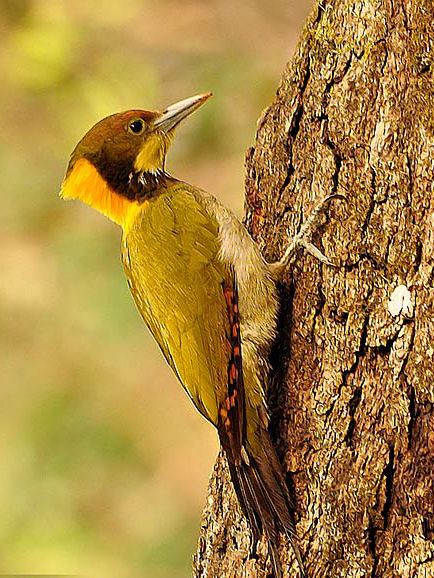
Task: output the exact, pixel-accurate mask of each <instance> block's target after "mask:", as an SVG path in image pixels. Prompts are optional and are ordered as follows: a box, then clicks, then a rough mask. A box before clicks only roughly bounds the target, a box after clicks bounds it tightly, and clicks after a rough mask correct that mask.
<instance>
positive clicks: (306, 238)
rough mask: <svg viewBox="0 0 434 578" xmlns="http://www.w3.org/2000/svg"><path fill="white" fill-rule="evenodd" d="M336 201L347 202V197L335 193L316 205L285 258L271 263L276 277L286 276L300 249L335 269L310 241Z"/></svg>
mask: <svg viewBox="0 0 434 578" xmlns="http://www.w3.org/2000/svg"><path fill="white" fill-rule="evenodd" d="M334 199H343V200H346V197H344V195H340V194H338V193H333V194H332V195H328V196H327V197H325V198H324V199H323V200H322V201H321V202H320V203H319V204H318V205H316V207H314V208H313V210H312V212H311V213H310V215H309V217H308V218H307V219H306V221H305V222H304V223H303V224H302V226H301V227H300V230H299V232H298V233H297V234H296V235H295V236H294V237H293V238H292V240H291V242H290V243H289V245H288V247H287V248H286V251H285V253H284V255H283V257H282V258H281V259H280V260H279V261H276V262H275V263H270V268H271V270H272V272H273V274H274V275H276V276H277V277H280V276H282V275H283V274H284V272H285V270H286V269H288V267H290V266H291V265H292V264H293V262H294V261H295V257H296V255H297V252H298V250H299V249H300V248H303V249H305V250H306V251H307V252H308V253H310V254H311V255H312V256H313V257H315V258H316V259H318V261H321V263H324V264H325V265H330V266H332V267H335V264H334V263H333V262H332V261H330V259H329V258H328V257H327V256H326V255H324V253H322V252H321V251H320V250H319V249H318V247H315V245H314V244H313V243H311V241H310V239H311V237H312V235H313V234H314V233H315V230H316V229H317V227H318V225H319V221H320V217H321V215H322V214H323V213H324V211H325V210H326V209H327V207H328V206H329V203H330V201H332V200H334Z"/></svg>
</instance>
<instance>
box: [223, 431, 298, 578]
mask: <svg viewBox="0 0 434 578" xmlns="http://www.w3.org/2000/svg"><path fill="white" fill-rule="evenodd" d="M261 437H262V438H263V439H262V440H261V444H260V447H261V453H260V455H254V454H253V452H252V451H249V448H247V454H248V463H247V462H246V461H243V462H241V463H240V464H233V463H230V462H229V469H230V473H231V478H232V481H233V484H234V487H235V491H236V494H237V496H238V500H239V502H240V505H241V508H242V510H243V512H244V514H245V515H246V517H247V520H248V522H249V525H250V527H251V529H252V532H253V536H254V539H255V540H258V539H259V536H260V535H261V534H262V533H264V534H265V535H266V536H267V539H268V543H269V554H270V558H271V562H272V566H273V571H274V574H275V576H276V578H282V576H283V572H282V566H281V563H280V559H279V554H278V542H279V533H283V534H284V535H285V536H286V537H287V538H288V540H289V541H290V543H291V546H292V549H293V551H294V554H295V557H296V560H297V562H298V565H299V567H300V572H301V576H302V577H305V576H306V574H305V571H304V566H303V561H302V558H301V554H300V550H299V548H298V544H297V538H296V534H295V525H294V516H293V512H294V506H293V503H292V500H291V499H290V496H289V494H288V490H287V487H286V483H285V479H284V476H283V473H282V469H281V465H280V462H279V460H278V457H277V454H276V452H275V449H274V446H273V445H272V443H271V440H270V438H269V436H268V433H267V432H266V431H265V430H264V431H263V434H262V435H261ZM255 454H257V452H255Z"/></svg>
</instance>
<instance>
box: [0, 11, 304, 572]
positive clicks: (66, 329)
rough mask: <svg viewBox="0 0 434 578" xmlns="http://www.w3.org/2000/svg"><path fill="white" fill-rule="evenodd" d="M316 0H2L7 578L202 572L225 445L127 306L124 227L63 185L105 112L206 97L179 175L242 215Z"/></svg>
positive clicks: (0, 545) (0, 346)
mask: <svg viewBox="0 0 434 578" xmlns="http://www.w3.org/2000/svg"><path fill="white" fill-rule="evenodd" d="M310 5H311V2H310V1H309V0H301V1H297V0H267V2H265V1H263V0H247V1H244V2H242V1H241V0H218V1H217V2H214V3H209V2H205V1H202V2H199V1H194V0H191V1H184V2H175V1H174V0H159V1H158V2H152V1H148V2H144V1H139V0H128V1H124V2H121V1H117V0H109V1H106V2H103V1H95V2H89V1H88V0H74V1H73V2H70V1H67V0H63V1H62V0H1V2H0V66H1V79H2V81H1V88H0V104H1V141H0V174H1V178H2V184H1V211H0V241H1V243H0V327H1V331H0V396H1V397H0V471H1V475H0V520H1V522H0V573H51V574H54V573H71V574H72V573H77V574H82V575H86V576H89V577H91V576H92V577H93V576H110V577H112V576H113V577H114V576H120V577H123V578H130V577H131V578H133V577H138V576H140V577H152V578H178V577H186V576H189V575H190V566H191V555H192V553H193V551H194V548H195V542H196V538H197V534H198V529H199V522H200V515H201V509H202V504H203V501H204V499H205V495H206V486H207V479H208V476H209V473H210V470H211V467H212V464H213V460H214V458H215V455H216V452H217V440H216V435H215V432H214V431H213V430H212V428H211V427H210V426H208V424H206V423H205V422H204V421H203V420H202V418H201V417H200V416H199V415H198V414H197V413H196V412H195V411H194V409H193V408H192V406H191V404H190V402H189V401H188V400H187V398H186V397H185V396H184V394H183V392H182V390H181V388H180V387H179V385H178V384H177V383H176V382H175V380H174V377H173V376H172V374H171V372H170V371H169V369H168V368H167V367H166V365H165V363H164V361H163V359H162V357H161V355H160V353H159V351H158V350H157V347H156V345H155V344H154V343H153V341H152V339H151V338H150V336H149V335H148V333H147V331H146V329H145V327H144V326H143V324H142V321H141V320H140V318H139V316H138V314H137V313H136V311H135V309H134V305H133V303H132V299H131V297H130V295H129V293H128V290H127V287H126V283H125V280H124V277H123V272H122V269H121V265H120V261H119V237H120V232H119V230H118V229H117V228H116V227H115V226H114V225H113V224H111V223H110V222H108V221H106V220H105V219H104V218H103V217H101V216H100V215H98V214H97V213H96V212H94V211H92V210H90V209H88V208H87V207H84V206H81V205H79V204H78V203H69V204H67V203H63V202H61V201H60V200H59V199H58V198H57V191H58V188H59V184H60V182H61V179H62V175H63V171H64V168H65V166H66V163H67V160H68V155H69V153H70V152H71V150H72V149H73V147H74V146H75V144H76V142H77V141H78V140H79V139H80V138H81V136H82V135H83V133H84V132H85V131H86V130H87V129H88V128H89V127H90V126H91V125H92V124H93V123H94V122H96V121H97V120H99V119H100V118H101V117H103V116H105V115H107V114H110V113H112V112H115V111H118V110H123V109H128V108H133V107H144V108H163V107H164V106H166V105H168V104H171V103H172V102H174V101H176V100H179V99H182V98H185V97H188V96H190V95H193V94H195V93H198V92H203V91H207V90H212V91H213V92H214V94H215V96H214V98H213V99H212V100H211V101H210V102H209V103H208V104H207V105H206V106H205V107H204V108H203V109H201V110H200V111H199V112H198V113H196V114H195V115H194V116H193V117H192V118H191V119H190V121H189V122H188V123H186V124H185V125H183V126H182V128H180V129H179V131H178V138H177V140H176V141H175V145H174V147H173V149H172V151H171V153H170V155H169V159H168V169H169V170H170V171H171V172H172V173H173V174H175V175H176V176H178V177H180V178H184V179H185V180H188V181H190V182H192V183H194V184H197V185H199V186H201V187H203V188H205V189H207V190H209V191H210V192H212V193H214V194H215V195H216V196H217V197H219V198H220V199H221V200H223V201H224V202H225V203H226V204H227V205H229V206H230V207H231V208H232V209H233V210H234V211H236V212H237V213H238V214H241V212H242V201H243V160H244V153H245V150H246V148H247V146H249V145H251V144H252V143H253V142H254V133H255V125H256V119H257V118H258V116H259V115H260V113H261V111H262V109H263V108H264V107H266V106H267V105H268V104H269V103H270V102H271V100H272V98H273V93H274V91H275V89H276V88H277V84H278V82H279V77H280V73H281V70H282V69H283V67H284V65H285V63H286V61H287V60H288V58H289V57H290V55H291V53H292V52H293V49H294V46H295V43H296V41H297V38H298V36H299V34H300V31H301V28H302V25H303V21H304V19H305V17H306V15H307V13H308V10H309V8H310Z"/></svg>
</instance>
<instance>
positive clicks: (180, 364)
mask: <svg viewBox="0 0 434 578" xmlns="http://www.w3.org/2000/svg"><path fill="white" fill-rule="evenodd" d="M211 95H212V93H204V94H199V95H196V96H193V97H190V98H187V99H184V100H181V101H179V102H177V103H175V104H173V105H171V106H169V107H167V108H166V109H164V110H163V111H162V112H161V111H148V110H142V109H133V110H128V111H125V112H120V113H116V114H112V115H110V116H108V117H106V118H104V119H102V120H100V121H99V122H98V123H96V124H95V125H94V126H93V127H92V128H91V129H90V130H89V131H88V132H87V133H86V134H85V135H84V137H83V138H82V139H81V140H80V141H79V143H78V144H77V146H76V147H75V149H74V150H73V152H72V154H71V157H70V160H69V164H68V167H67V170H66V174H65V177H64V179H63V182H62V185H61V190H60V196H61V197H63V199H79V200H81V201H83V202H84V203H86V204H87V205H89V206H91V207H93V208H94V209H96V210H97V211H99V212H100V213H102V214H103V215H105V216H106V217H108V218H109V219H110V220H112V221H113V222H114V223H116V224H117V225H120V227H121V228H122V241H121V258H122V263H123V267H124V271H125V275H126V278H127V282H128V285H129V288H130V290H131V293H132V296H133V298H134V301H135V304H136V306H137V309H138V311H139V313H140V315H141V316H142V318H143V320H144V322H145V324H146V325H147V326H148V328H149V330H150V332H151V334H152V335H153V337H154V338H155V340H156V342H157V343H158V345H159V347H160V349H161V351H162V353H163V355H164V357H165V359H166V361H167V362H168V364H169V365H170V367H171V368H172V370H173V372H174V373H175V375H176V377H177V378H178V380H179V382H180V383H181V385H182V386H183V388H184V390H185V391H186V393H187V395H188V396H189V397H190V399H191V401H192V402H193V404H194V405H195V407H196V408H197V410H198V411H199V412H200V413H201V414H202V416H203V417H204V418H205V419H206V420H208V421H209V422H210V423H211V424H212V425H213V426H214V427H215V428H216V429H217V432H218V436H219V439H220V443H221V446H222V448H223V450H224V453H225V455H226V458H227V463H228V466H229V471H230V477H231V480H232V482H233V486H234V489H235V493H236V496H237V497H238V501H239V503H240V506H241V509H242V511H243V512H244V515H245V516H246V519H247V521H248V524H249V526H250V528H251V531H252V535H253V539H254V540H259V539H260V537H261V536H262V535H263V534H265V537H266V539H267V541H268V551H269V556H270V560H271V567H272V569H273V572H274V575H275V576H276V577H277V578H281V577H282V576H283V570H282V564H281V562H280V558H279V552H278V544H279V540H280V536H281V535H283V536H285V537H286V538H287V539H288V540H289V543H290V544H291V545H292V549H293V552H294V555H295V558H296V560H297V562H298V566H299V568H300V573H301V575H302V576H305V569H304V565H303V561H302V555H301V552H300V548H299V546H298V539H297V536H296V531H295V516H294V514H295V509H294V502H293V500H292V498H291V496H290V494H289V492H288V488H287V486H286V482H285V474H284V470H283V467H282V465H281V463H280V461H279V458H278V455H277V453H276V449H275V448H274V446H273V443H272V441H271V438H270V435H269V432H268V425H269V415H268V409H267V401H266V397H267V387H268V381H269V375H270V363H269V353H270V349H271V347H272V345H273V342H274V340H275V338H276V333H277V319H278V314H279V299H278V292H277V285H276V281H277V280H278V279H279V278H281V276H282V275H283V274H284V272H285V271H286V269H287V268H288V267H289V265H290V263H291V262H292V260H293V259H294V255H295V253H297V251H298V249H299V248H300V247H304V248H305V249H307V251H309V252H310V253H312V254H313V255H314V256H315V257H317V258H318V259H320V261H322V262H324V263H326V264H331V263H330V261H329V260H328V259H327V257H325V255H323V254H322V253H321V251H320V250H319V249H317V248H316V247H315V246H314V245H312V243H311V242H310V240H309V239H310V234H311V233H310V232H311V230H312V229H313V228H314V226H315V223H316V221H317V219H318V215H319V214H320V213H321V212H322V211H323V209H324V207H325V206H326V205H327V203H328V202H329V200H330V199H331V198H333V197H335V196H336V195H330V196H329V197H326V198H325V199H324V201H323V202H322V203H321V204H320V205H318V207H316V209H314V210H313V211H312V213H311V215H310V217H309V218H308V219H307V221H306V222H305V223H304V225H303V226H302V227H301V229H300V231H299V233H298V234H297V235H296V236H295V237H294V238H293V240H292V242H291V243H290V245H289V246H288V248H287V250H286V251H285V253H284V255H283V257H282V258H281V259H280V260H279V261H277V262H275V263H268V262H266V261H265V259H264V258H263V256H262V254H261V252H260V250H259V248H258V245H257V244H256V243H255V242H254V240H253V239H252V237H251V236H250V235H249V233H248V232H247V230H246V229H245V227H244V226H243V225H242V224H241V222H240V221H239V220H238V219H237V218H236V217H235V216H234V215H233V214H232V212H230V211H229V210H228V209H226V208H225V207H224V206H223V205H222V204H221V203H220V202H219V201H218V200H217V199H216V198H215V197H214V196H212V195H211V194H209V193H207V192H205V191H203V190H201V189H199V188H197V187H195V186H193V185H190V184H188V183H186V182H183V181H182V180H179V179H177V178H175V177H173V176H172V175H171V174H170V173H169V172H168V171H166V154H167V151H168V149H169V147H170V145H171V143H172V141H173V137H174V133H175V130H176V129H177V127H178V125H179V124H180V123H181V122H182V121H183V120H184V119H186V118H187V117H189V116H190V115H191V114H192V113H193V112H194V111H195V110H197V109H198V108H199V107H200V106H202V105H203V104H204V103H205V102H206V101H207V100H208V99H209V98H210V96H211Z"/></svg>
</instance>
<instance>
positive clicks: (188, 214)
mask: <svg viewBox="0 0 434 578" xmlns="http://www.w3.org/2000/svg"><path fill="white" fill-rule="evenodd" d="M218 230H219V228H218V223H217V221H216V220H215V218H213V217H212V216H211V215H210V214H209V213H208V212H207V211H206V209H205V208H204V207H203V206H201V205H200V204H199V203H198V202H197V200H196V199H195V197H194V196H193V195H192V194H191V193H190V192H189V191H188V190H185V191H184V190H180V189H179V188H178V189H177V190H176V191H175V192H173V193H172V194H171V193H165V194H162V195H160V196H159V197H157V198H156V199H153V200H152V201H150V202H149V203H148V204H147V205H146V207H144V209H143V211H142V212H141V213H140V216H139V217H138V219H137V221H136V223H135V224H134V226H133V227H132V229H131V230H130V232H129V233H128V236H127V238H126V239H125V243H124V245H125V249H124V256H123V261H124V266H125V271H126V274H127V277H128V281H129V284H130V287H131V290H132V293H133V296H134V299H135V301H136V304H137V307H138V309H139V311H140V313H141V315H142V317H143V319H144V320H145V322H146V323H147V325H148V327H149V329H150V330H151V332H152V334H153V336H154V338H155V339H156V341H157V342H158V344H159V346H160V348H161V350H162V352H163V354H164V356H165V357H166V360H167V361H168V363H169V364H170V365H171V367H172V369H173V370H174V371H175V373H176V375H177V376H178V378H179V380H180V381H181V383H182V385H183V386H184V388H185V389H186V391H187V393H188V395H189V396H190V398H191V399H192V400H193V402H194V404H195V405H196V407H197V408H198V410H199V411H200V412H201V413H202V414H203V415H204V416H205V417H206V418H207V419H208V420H210V421H211V422H212V423H213V424H214V425H216V426H217V427H218V429H219V431H220V434H221V438H222V442H223V444H224V445H225V446H226V449H227V450H228V451H230V452H231V454H232V457H233V460H234V461H235V462H237V461H239V459H240V455H241V447H242V444H243V438H244V435H245V431H244V430H245V425H244V421H245V419H244V387H243V374H242V364H241V338H240V331H239V312H238V298H237V287H236V278H235V273H234V271H233V269H232V268H231V267H230V266H229V265H226V264H225V263H223V261H222V260H221V258H220V256H219V248H220V247H219V238H218Z"/></svg>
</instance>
